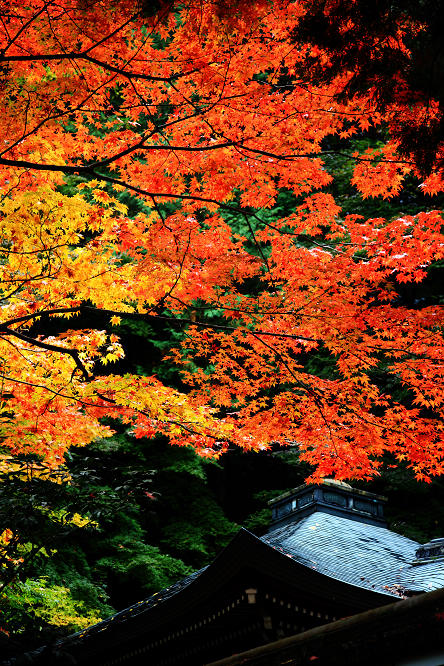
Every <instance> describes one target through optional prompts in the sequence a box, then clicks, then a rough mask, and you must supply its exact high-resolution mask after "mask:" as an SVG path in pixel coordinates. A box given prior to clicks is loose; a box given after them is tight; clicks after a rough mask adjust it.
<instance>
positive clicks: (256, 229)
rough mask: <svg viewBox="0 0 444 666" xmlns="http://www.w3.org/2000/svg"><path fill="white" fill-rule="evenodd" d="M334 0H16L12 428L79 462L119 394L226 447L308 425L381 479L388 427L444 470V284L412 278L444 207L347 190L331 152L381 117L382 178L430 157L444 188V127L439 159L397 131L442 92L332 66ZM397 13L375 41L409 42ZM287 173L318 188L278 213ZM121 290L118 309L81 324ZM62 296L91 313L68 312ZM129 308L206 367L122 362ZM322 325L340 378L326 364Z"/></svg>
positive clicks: (8, 350)
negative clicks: (357, 196) (67, 321)
mask: <svg viewBox="0 0 444 666" xmlns="http://www.w3.org/2000/svg"><path fill="white" fill-rule="evenodd" d="M314 4H315V5H316V10H317V11H318V10H319V11H321V12H322V13H323V15H324V17H327V18H328V21H332V20H333V19H334V17H335V8H337V6H339V5H340V4H341V3H338V2H333V1H332V2H326V3H313V0H297V1H295V2H287V1H286V2H284V1H281V0H276V1H273V2H268V0H255V1H254V2H251V3H238V2H235V1H234V0H220V1H219V2H211V1H210V0H186V1H185V2H180V3H174V2H166V3H161V4H160V5H159V6H158V7H153V8H151V9H150V6H149V4H146V3H145V4H142V5H141V6H140V7H136V6H135V4H134V2H132V1H130V0H119V1H116V2H115V3H110V2H108V1H106V2H105V1H95V0H94V1H91V2H88V1H86V2H85V1H84V0H59V1H58V2H55V1H54V0H30V1H29V2H27V3H26V5H25V6H23V5H22V4H20V3H18V2H10V1H8V2H6V1H5V0H0V18H1V22H2V28H1V48H0V64H1V67H2V92H1V97H0V106H1V110H0V114H1V125H0V132H1V138H0V146H2V150H1V152H0V187H1V190H2V199H1V203H0V216H1V217H0V237H1V246H0V253H1V257H2V258H1V264H0V271H1V286H0V290H1V294H0V296H1V299H2V323H1V325H0V355H1V358H2V366H1V379H2V391H3V396H4V402H3V406H2V411H1V419H2V447H3V450H4V451H11V453H12V454H18V453H28V452H33V453H37V454H38V455H40V456H41V457H42V458H43V459H44V461H45V462H46V463H47V464H48V465H49V466H53V467H57V466H58V465H60V464H61V463H62V462H63V456H64V453H65V451H66V450H67V448H68V447H69V446H72V445H79V444H86V443H88V442H90V441H92V440H93V439H94V438H96V437H98V436H106V435H108V434H110V430H109V428H108V427H107V426H104V425H102V424H101V422H100V419H101V418H102V417H106V416H112V417H120V418H121V419H123V420H124V422H126V423H129V424H131V425H132V426H133V428H134V433H135V435H136V436H140V437H143V436H151V435H153V434H154V433H155V432H161V433H164V434H166V435H167V436H168V437H169V438H170V440H171V442H172V443H176V444H180V445H191V446H193V447H194V448H195V449H196V451H197V452H198V453H200V455H203V456H218V455H220V453H221V452H223V451H224V450H226V448H227V447H228V446H229V445H230V444H232V443H234V444H236V445H239V446H241V447H243V448H245V449H253V450H257V449H264V448H266V447H268V446H270V444H271V443H273V442H279V443H281V444H283V445H285V444H287V445H297V446H298V448H299V451H300V456H301V458H302V459H303V460H305V461H307V462H309V463H311V464H313V465H314V466H315V468H316V472H315V473H314V475H313V476H312V478H319V477H324V476H326V475H335V476H337V477H338V478H347V477H355V478H370V477H371V476H372V475H374V474H375V473H377V470H378V468H379V466H380V464H381V461H380V459H381V456H383V454H384V453H386V452H388V453H390V454H392V455H393V456H394V457H395V458H397V459H398V460H407V461H408V462H409V464H410V465H411V466H412V467H413V470H414V472H415V474H416V476H417V478H419V479H428V478H429V477H430V476H432V475H438V474H441V473H442V471H443V461H444V451H443V440H442V431H443V430H442V411H441V410H442V405H443V397H442V396H443V392H442V383H443V375H444V373H443V343H442V309H440V308H439V306H435V305H431V306H428V307H423V308H412V307H407V306H405V305H402V304H400V303H398V302H397V300H396V295H397V291H396V290H397V286H398V285H400V284H402V283H409V282H421V281H422V280H423V279H424V278H425V277H426V274H427V273H426V272H427V268H428V267H429V266H430V265H431V264H432V263H433V262H435V261H436V260H438V259H440V258H441V257H442V256H443V247H444V245H443V242H442V236H441V228H442V215H441V213H440V211H437V210H428V209H426V210H424V211H423V212H420V213H418V214H414V215H400V216H398V217H395V218H394V219H383V218H377V219H370V220H367V219H363V218H362V217H360V216H359V215H353V214H349V215H343V214H342V213H341V209H340V207H339V206H338V205H337V203H336V202H335V200H334V198H333V196H332V195H331V194H330V193H329V192H328V191H327V190H326V189H325V188H326V187H327V186H328V185H329V184H330V182H331V176H330V174H329V173H328V171H327V170H326V169H325V166H324V161H323V157H325V155H326V153H329V152H330V153H332V152H333V153H334V150H333V151H328V150H326V148H325V142H326V140H327V139H328V138H329V137H338V138H339V139H340V140H344V141H345V140H347V139H348V138H349V137H352V136H353V135H358V134H359V135H362V134H363V133H365V132H366V131H367V130H368V129H369V128H373V129H374V128H378V127H381V128H382V127H383V128H385V131H386V132H387V135H388V139H387V141H386V142H385V143H384V144H381V145H379V146H377V147H376V148H371V147H370V148H368V149H367V150H366V151H364V152H361V153H359V152H353V154H350V155H349V157H350V159H352V160H354V162H355V169H354V175H353V179H352V182H353V184H354V185H355V186H356V188H357V189H358V190H359V191H360V192H361V193H362V194H363V196H364V197H370V196H381V197H391V196H394V195H396V194H397V193H399V192H400V190H401V188H402V183H403V180H404V178H405V177H406V176H407V175H408V174H410V175H413V176H415V177H418V178H420V179H421V181H422V182H421V185H420V186H421V188H422V190H423V192H424V193H426V194H429V195H433V194H435V193H437V192H440V191H442V190H443V189H444V179H443V171H442V169H441V167H440V164H441V161H442V154H443V145H442V143H441V142H440V141H439V140H437V141H435V142H434V143H433V145H432V146H431V147H429V153H430V154H429V157H428V160H427V165H428V166H430V165H432V166H433V167H434V168H433V169H432V170H431V171H429V172H427V173H424V170H423V164H424V160H421V159H415V155H416V153H415V151H414V150H413V151H410V153H409V151H408V150H406V149H405V146H402V145H401V144H402V142H401V140H400V130H399V128H400V126H401V125H402V127H407V126H415V127H417V126H418V122H419V121H418V119H420V126H421V127H424V126H425V125H427V123H428V125H427V126H434V125H439V123H440V122H441V118H442V111H441V106H440V102H439V100H434V99H430V98H428V97H427V98H425V97H424V96H423V95H422V94H421V90H418V91H416V92H415V90H412V89H411V87H409V86H408V85H407V84H405V82H403V81H402V80H401V79H400V78H399V72H397V71H395V72H394V73H393V74H392V78H393V82H394V83H396V95H393V96H392V97H391V98H390V100H385V102H386V103H385V104H381V103H380V100H381V96H380V95H378V94H377V92H378V85H379V80H373V79H370V80H369V82H368V83H369V88H368V89H367V90H366V89H361V88H360V87H359V86H357V87H356V90H351V88H352V87H350V85H349V84H350V81H351V80H352V78H353V73H352V72H351V71H350V69H349V67H348V66H347V62H345V66H342V67H337V68H336V69H335V68H333V70H332V68H331V64H332V62H333V64H334V58H333V55H334V49H333V50H332V47H331V45H329V44H327V45H325V44H317V43H316V40H314V39H311V41H310V35H309V32H308V33H307V30H306V18H307V17H308V16H309V15H310V12H311V10H312V9H313V7H314ZM358 4H359V3H355V2H353V1H352V0H350V3H349V5H350V6H351V7H353V6H354V5H358ZM353 21H354V14H353V13H352V14H347V13H345V15H344V14H342V15H341V20H340V22H339V24H338V29H339V32H340V34H341V35H346V33H347V31H348V30H351V29H352V28H353ZM299 27H300V32H298V28H299ZM395 27H396V30H395V31H394V32H393V29H391V31H387V33H386V34H382V35H381V34H378V39H377V40H374V41H371V40H370V42H369V44H370V46H368V45H367V47H368V48H370V52H371V53H373V52H374V50H375V49H376V48H383V47H384V46H385V47H386V48H387V49H388V50H389V52H390V53H391V54H392V55H393V57H394V56H396V55H398V56H399V57H400V58H401V59H407V60H408V59H409V58H410V57H411V52H410V51H409V46H408V44H409V39H410V38H411V37H412V36H415V35H418V34H421V31H424V30H425V28H424V24H423V23H421V21H419V20H418V19H414V18H411V17H409V16H405V15H401V16H400V17H398V18H397V20H396V22H395ZM392 28H393V26H392ZM361 33H362V31H361ZM361 33H360V32H359V30H358V31H357V34H358V35H359V34H361ZM372 49H373V50H372ZM307 63H309V64H310V67H314V64H316V68H317V69H316V71H319V72H321V74H322V72H323V71H325V72H326V75H325V76H324V77H323V76H321V74H319V75H318V79H317V80H316V78H315V77H313V76H311V74H310V71H309V70H308V69H307ZM360 66H361V67H363V66H364V65H362V64H360ZM313 71H315V70H314V69H313ZM332 72H333V73H332ZM345 93H346V94H345ZM338 152H341V150H339V149H338ZM401 153H402V154H401ZM431 153H433V154H431ZM67 176H69V177H70V183H71V185H75V186H76V193H75V194H72V193H70V194H69V195H68V194H66V193H64V191H63V184H64V182H65V181H64V179H65V178H66V177H67ZM282 191H286V192H290V193H292V195H294V197H295V201H296V203H295V205H294V208H293V210H292V211H290V212H288V211H286V212H285V214H283V215H280V214H279V209H278V206H277V202H278V197H279V193H280V192H282ZM128 192H130V193H132V194H133V195H134V196H137V198H138V202H139V203H138V209H137V213H136V214H135V213H134V211H131V210H130V209H129V208H128V206H127V205H126V204H125V203H123V195H122V193H128ZM127 203H128V202H127ZM233 217H236V220H237V224H234V223H233V224H232V223H231V221H232V219H233ZM251 285H253V286H251ZM97 310H100V311H101V312H103V313H105V314H107V315H108V317H109V326H108V329H107V330H104V331H100V330H95V329H81V330H77V328H76V326H75V316H76V315H78V314H79V313H83V314H85V313H88V312H90V313H92V312H95V311H97ZM207 310H210V311H212V312H217V314H218V317H219V318H218V320H217V322H218V323H213V321H212V320H209V319H208V318H207V317H206V316H205V313H206V312H207ZM57 317H63V318H69V317H72V318H73V322H74V323H73V328H72V329H70V330H67V331H66V330H65V331H64V332H63V333H60V334H54V335H51V334H49V333H48V332H47V331H48V330H50V327H49V323H50V322H53V320H54V319H55V318H57ZM122 317H125V318H127V319H128V318H136V319H142V320H151V319H156V318H162V317H166V318H168V319H171V320H173V321H175V322H177V324H179V325H183V326H187V335H186V338H185V340H184V343H183V345H182V348H181V350H176V352H174V353H173V356H174V358H175V360H176V361H177V363H178V364H179V365H182V366H183V373H184V375H183V376H184V378H185V379H186V380H187V382H188V384H189V387H190V390H189V391H187V392H186V393H183V392H180V391H178V390H177V389H173V388H171V387H169V386H166V385H165V384H163V383H162V382H161V381H159V380H158V379H157V378H156V377H154V376H151V377H144V376H129V375H124V376H120V375H118V374H107V373H101V372H100V367H101V365H107V364H109V363H113V362H115V361H118V360H119V359H120V358H122V356H123V354H124V350H123V347H122V345H121V342H120V341H119V339H118V336H117V335H116V334H115V333H114V332H113V326H117V325H118V324H119V322H120V321H121V318H122ZM45 327H46V331H45ZM320 348H322V349H323V350H325V351H326V353H328V355H329V357H330V358H331V359H332V360H333V361H334V366H335V376H334V377H330V378H323V377H321V376H319V374H316V373H314V372H310V370H309V368H308V366H307V363H306V359H307V358H308V357H309V356H310V354H311V353H313V351H314V350H317V349H320ZM378 373H383V374H385V375H389V376H391V377H393V378H394V380H395V381H397V382H398V383H400V384H401V385H402V386H403V387H405V388H406V390H408V393H409V397H410V399H409V401H407V402H406V403H401V402H399V401H397V400H396V399H395V397H394V396H393V395H391V394H390V392H389V391H388V390H386V389H385V388H384V386H382V385H381V383H380V382H378V380H377V374H378ZM5 455H6V454H5Z"/></svg>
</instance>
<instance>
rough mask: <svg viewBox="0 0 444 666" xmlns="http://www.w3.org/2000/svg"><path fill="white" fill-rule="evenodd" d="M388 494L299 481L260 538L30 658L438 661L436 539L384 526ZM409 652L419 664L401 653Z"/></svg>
mask: <svg viewBox="0 0 444 666" xmlns="http://www.w3.org/2000/svg"><path fill="white" fill-rule="evenodd" d="M384 501H385V498H383V497H380V496H378V495H374V494H371V493H367V492H363V491H359V490H356V489H353V488H351V487H350V486H349V485H347V484H343V483H338V482H333V481H326V482H325V483H323V484H322V485H320V486H307V485H304V486H301V487H299V488H296V489H295V490H294V491H292V492H289V493H286V494H285V495H282V496H281V497H279V498H277V499H276V500H274V501H273V502H272V508H273V522H272V524H271V526H270V530H269V532H268V533H267V534H266V535H265V536H264V537H261V538H259V537H256V536H254V535H253V534H251V533H250V532H248V531H247V530H245V529H241V530H240V531H239V532H238V534H237V535H236V536H235V537H234V539H233V540H232V541H231V543H230V544H229V545H228V546H227V547H226V548H225V549H224V550H223V551H222V552H221V553H220V554H219V556H218V557H216V559H215V560H214V562H213V563H212V564H210V565H209V566H208V567H206V568H204V569H202V570H200V571H196V572H195V573H194V574H192V575H191V576H189V577H188V578H186V579H184V580H182V581H180V582H178V583H176V584H175V585H172V586H171V587H169V588H167V589H165V590H162V591H161V592H159V593H157V594H155V595H153V596H151V597H149V598H148V599H144V600H142V601H140V602H139V603H137V604H135V605H133V606H131V607H130V608H127V609H126V610H124V611H122V612H120V613H117V614H116V615H114V616H113V617H111V618H109V619H107V620H105V621H103V622H101V623H99V624H96V625H94V626H92V627H89V628H88V629H86V630H85V631H82V632H79V633H78V634H75V635H73V636H70V637H68V638H66V639H63V640H61V641H59V642H58V643H57V645H55V646H52V647H49V646H48V647H44V648H41V649H40V650H37V651H34V652H33V653H32V654H29V655H28V657H29V658H30V659H31V663H36V664H37V663H38V664H44V665H45V666H47V665H48V666H49V665H50V664H52V663H54V664H56V663H57V664H70V663H72V664H79V665H82V666H86V665H89V664H94V666H117V665H122V666H142V665H144V666H202V665H203V664H211V663H215V664H216V663H218V664H240V663H244V664H246V663H251V664H253V663H255V664H256V663H257V664H268V663H269V664H287V666H288V665H290V664H291V665H294V666H296V665H297V664H311V662H313V663H314V664H315V665H316V664H318V665H319V666H320V665H321V664H322V665H324V664H326V665H327V664H336V663H337V664H358V663H359V664H375V665H378V666H379V665H383V664H400V665H401V664H405V665H406V666H408V665H409V664H416V663H417V664H421V663H423V664H424V665H426V664H427V665H428V666H443V665H444V590H443V589H442V588H444V539H437V540H435V541H432V542H430V543H429V544H424V545H421V544H418V543H416V542H415V541H412V540H411V539H408V538H406V537H403V536H401V535H399V534H396V533H395V532H392V531H390V530H389V529H387V526H386V523H385V521H384V515H383V505H384ZM433 590H437V591H436V592H432V591H433ZM427 592H432V594H424V593H427ZM416 597H418V598H416ZM403 600H404V601H403ZM399 618H401V620H400V622H399V621H398V620H399ZM366 632H367V633H366ZM365 636H367V639H368V640H364V638H365ZM372 637H373V638H372ZM374 637H376V638H374ZM418 637H419V641H420V644H419V645H418ZM423 639H424V641H426V642H427V649H426V648H425V646H423V645H422V641H423ZM359 645H362V646H363V652H361V654H360V657H359V659H358V657H357V652H359V650H358V649H357V646H359ZM347 646H348V647H347ZM412 654H416V655H417V656H418V655H419V656H418V658H420V659H422V660H423V661H422V662H421V661H417V662H415V661H406V659H411V658H412ZM415 658H416V657H415ZM384 659H386V660H385V661H384ZM396 659H398V661H396ZM424 659H425V660H426V661H424ZM427 659H429V661H427ZM430 659H431V661H430ZM403 660H404V661H403ZM433 660H434V661H433ZM18 663H19V662H18V661H15V660H11V661H9V662H8V664H11V665H12V664H14V665H17V666H18Z"/></svg>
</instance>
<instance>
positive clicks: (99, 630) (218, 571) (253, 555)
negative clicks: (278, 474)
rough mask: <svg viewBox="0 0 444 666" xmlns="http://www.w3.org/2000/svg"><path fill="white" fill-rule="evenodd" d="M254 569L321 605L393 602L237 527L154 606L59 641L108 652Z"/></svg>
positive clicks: (185, 614) (188, 611) (174, 619)
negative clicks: (203, 566)
mask: <svg viewBox="0 0 444 666" xmlns="http://www.w3.org/2000/svg"><path fill="white" fill-rule="evenodd" d="M245 570H248V571H249V572H250V574H251V572H253V573H254V574H255V575H257V576H258V577H259V579H260V577H261V576H263V577H265V578H267V579H270V577H271V578H272V579H273V580H276V581H277V582H279V583H280V584H283V585H285V586H286V587H287V588H289V589H292V590H293V591H298V592H299V593H301V594H305V595H307V596H309V597H310V598H312V599H313V600H315V601H317V602H318V603H322V601H323V600H324V602H325V601H326V600H328V602H330V603H331V602H333V603H334V604H337V605H340V606H345V607H348V608H352V609H354V610H353V612H356V613H358V612H361V611H364V610H367V609H370V608H375V607H378V606H382V605H385V604H388V603H390V602H393V600H394V597H393V596H392V595H389V594H385V593H380V592H377V591H373V590H369V589H366V588H361V587H359V586H356V585H352V584H350V583H345V582H343V581H340V580H337V579H335V578H332V577H329V576H326V575H325V574H322V573H320V572H319V571H316V570H315V569H313V568H311V567H309V566H307V565H304V564H303V563H301V562H298V561H297V560H295V559H293V558H292V556H291V555H286V554H284V553H283V552H279V550H276V549H275V548H273V547H272V546H270V545H268V544H266V543H264V542H263V541H262V540H261V539H259V538H258V537H256V536H254V535H253V534H251V532H248V531H247V530H245V529H243V528H242V529H241V530H240V531H239V532H238V533H237V534H236V536H235V537H234V538H233V539H232V541H231V542H230V543H229V544H228V545H227V546H226V548H225V549H224V550H222V552H221V553H220V554H219V555H218V556H217V557H216V558H215V560H214V561H213V562H212V564H211V565H210V566H208V567H207V568H206V569H205V570H204V571H203V572H202V573H201V574H200V575H199V576H197V577H196V578H195V579H194V580H192V582H191V583H189V584H188V585H187V586H185V587H183V588H182V589H180V590H179V591H178V592H177V593H176V594H174V595H173V596H170V597H169V598H167V599H165V600H164V601H160V602H159V603H158V604H157V605H154V606H151V607H149V608H147V609H145V610H139V611H136V612H135V614H134V616H131V615H129V614H125V618H123V619H122V617H121V616H120V617H119V615H117V616H116V617H115V618H110V619H109V620H105V621H104V622H102V623H100V624H99V625H95V626H93V627H91V628H90V629H87V630H86V632H85V633H84V635H83V637H81V636H79V635H76V636H72V637H70V638H68V639H65V641H63V642H62V643H63V645H64V646H65V647H67V648H69V649H70V650H72V649H75V650H76V651H77V650H80V652H83V650H87V651H88V652H89V651H90V650H92V651H93V652H95V650H96V649H99V646H100V645H103V644H104V643H105V644H106V649H107V651H108V650H110V649H112V646H113V645H121V643H122V641H124V642H125V643H126V642H127V641H132V640H135V639H137V638H139V637H140V636H141V635H142V634H151V633H158V632H160V631H162V628H165V627H167V626H171V625H172V624H175V625H176V626H177V625H180V624H181V623H182V622H183V623H186V622H187V621H188V619H189V617H190V615H192V614H193V613H198V611H199V609H200V608H207V609H208V608H209V607H212V606H213V607H214V606H217V602H218V599H221V598H223V597H224V589H226V588H227V586H228V585H229V582H230V581H232V580H234V579H235V578H236V577H237V576H239V575H240V574H241V573H242V572H243V571H245Z"/></svg>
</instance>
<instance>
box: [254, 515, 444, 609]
mask: <svg viewBox="0 0 444 666" xmlns="http://www.w3.org/2000/svg"><path fill="white" fill-rule="evenodd" d="M262 540H263V541H264V542H265V543H268V544H269V545H270V546H272V547H273V548H276V549H277V550H279V551H281V552H283V553H285V554H287V555H289V556H291V557H292V559H295V560H297V561H298V562H300V563H301V564H304V565H305V566H307V567H311V568H313V569H316V570H317V571H319V572H320V573H323V574H325V575H326V576H330V577H332V578H335V579H337V580H342V581H344V582H347V583H350V584H352V585H357V586H358V587H364V588H368V589H371V590H376V591H377V592H380V593H383V594H388V595H390V596H394V597H399V596H403V595H404V593H405V592H409V591H411V592H430V591H431V590H434V589H437V588H440V587H444V559H443V560H440V561H435V562H428V563H424V564H416V565H414V564H412V563H413V562H414V560H415V551H416V550H417V549H418V548H419V546H420V544H419V543H417V542H416V541H412V540H411V539H408V538H407V537H404V536H401V535H400V534H396V532H392V531H391V530H389V529H387V528H386V527H379V526H376V525H369V524H366V523H363V522H359V521H356V520H349V519H347V518H345V517H343V516H336V515H331V514H329V513H324V512H322V511H317V512H315V513H312V514H311V515H310V516H307V517H306V518H303V519H302V520H299V521H298V522H295V523H290V524H287V525H284V526H282V527H279V528H277V529H274V530H272V531H271V532H269V533H268V534H266V535H265V536H264V537H262Z"/></svg>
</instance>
